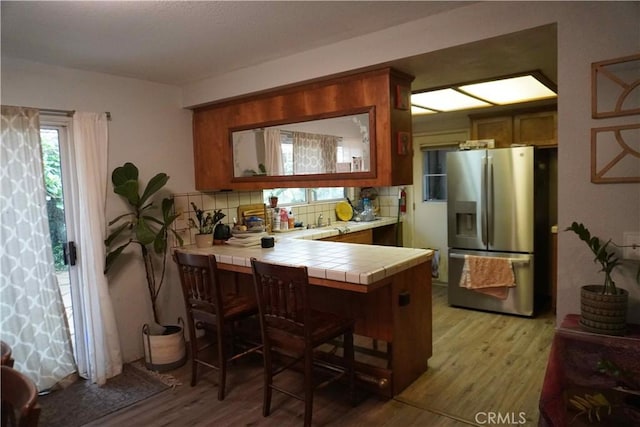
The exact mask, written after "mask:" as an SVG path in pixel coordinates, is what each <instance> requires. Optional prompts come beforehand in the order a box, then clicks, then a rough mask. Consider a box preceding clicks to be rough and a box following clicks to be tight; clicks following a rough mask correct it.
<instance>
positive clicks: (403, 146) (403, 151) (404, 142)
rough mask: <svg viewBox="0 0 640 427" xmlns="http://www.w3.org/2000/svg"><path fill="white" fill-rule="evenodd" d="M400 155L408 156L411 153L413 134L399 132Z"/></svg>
mask: <svg viewBox="0 0 640 427" xmlns="http://www.w3.org/2000/svg"><path fill="white" fill-rule="evenodd" d="M396 138H397V144H398V154H399V155H400V156H406V155H407V154H410V153H411V134H410V133H409V132H398V135H397V137H396Z"/></svg>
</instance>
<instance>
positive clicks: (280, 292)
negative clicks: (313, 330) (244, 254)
mask: <svg viewBox="0 0 640 427" xmlns="http://www.w3.org/2000/svg"><path fill="white" fill-rule="evenodd" d="M253 274H254V283H255V288H256V299H257V301H258V309H259V310H261V311H262V313H264V320H265V323H266V325H265V326H266V327H267V328H269V329H272V328H273V329H279V330H285V331H287V330H288V331H290V332H292V333H293V334H295V335H298V336H301V337H304V336H307V335H308V331H307V329H308V328H306V327H305V326H308V325H309V317H310V307H309V304H308V300H307V287H308V286H309V276H308V274H307V268H306V267H304V266H300V267H297V266H285V265H274V264H267V263H261V262H259V261H255V262H254V263H253Z"/></svg>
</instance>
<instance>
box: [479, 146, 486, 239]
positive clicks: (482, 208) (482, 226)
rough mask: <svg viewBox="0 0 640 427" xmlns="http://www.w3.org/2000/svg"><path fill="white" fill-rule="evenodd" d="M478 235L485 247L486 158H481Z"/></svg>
mask: <svg viewBox="0 0 640 427" xmlns="http://www.w3.org/2000/svg"><path fill="white" fill-rule="evenodd" d="M480 183H481V184H480V185H481V188H480V235H481V236H482V244H483V245H485V246H486V245H487V226H486V224H487V156H483V157H482V177H481V179H480Z"/></svg>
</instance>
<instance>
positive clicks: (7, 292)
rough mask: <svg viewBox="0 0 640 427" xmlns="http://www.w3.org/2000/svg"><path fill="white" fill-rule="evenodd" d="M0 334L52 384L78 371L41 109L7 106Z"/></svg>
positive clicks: (0, 185)
mask: <svg viewBox="0 0 640 427" xmlns="http://www.w3.org/2000/svg"><path fill="white" fill-rule="evenodd" d="M0 164H1V167H0V202H1V203H0V272H1V274H0V308H1V309H0V334H1V335H0V338H1V339H2V340H3V341H5V342H7V343H8V344H9V345H10V346H11V347H12V351H13V358H14V359H15V367H16V369H18V370H19V371H21V372H23V373H24V374H25V375H27V376H28V377H30V378H31V379H32V380H33V381H34V382H35V383H36V386H37V387H38V390H46V389H49V388H51V387H52V386H54V385H55V384H56V383H57V382H58V381H60V380H62V379H63V378H65V377H66V376H68V375H70V374H71V373H73V372H75V370H76V367H75V364H74V361H73V353H72V349H71V338H70V335H69V328H68V325H67V323H66V322H67V321H66V317H65V312H64V304H63V301H62V296H61V294H60V288H59V286H58V282H57V279H56V274H55V268H54V261H53V252H52V250H51V237H50V235H49V221H48V218H47V208H46V199H45V188H44V176H43V167H42V154H41V149H40V123H39V114H38V110H35V109H29V108H22V107H9V106H2V144H1V149H0Z"/></svg>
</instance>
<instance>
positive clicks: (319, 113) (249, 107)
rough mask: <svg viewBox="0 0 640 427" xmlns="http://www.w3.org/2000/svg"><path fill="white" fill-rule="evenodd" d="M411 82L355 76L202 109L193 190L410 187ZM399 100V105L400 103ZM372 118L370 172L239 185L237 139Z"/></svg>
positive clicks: (252, 179)
mask: <svg viewBox="0 0 640 427" xmlns="http://www.w3.org/2000/svg"><path fill="white" fill-rule="evenodd" d="M412 80H413V77H412V76H410V75H407V74H405V73H402V72H400V71H397V70H394V69H391V68H382V69H377V70H372V71H366V72H357V73H353V74H345V75H340V76H334V77H332V78H327V79H322V80H316V81H313V82H310V83H304V84H300V85H293V86H288V87H285V88H280V89H275V90H273V91H268V92H264V93H259V94H254V95H250V96H246V97H242V98H238V99H233V100H228V101H223V102H220V103H216V104H213V105H207V106H202V107H198V108H195V109H194V112H193V151H194V166H195V185H196V189H197V190H200V191H213V190H222V189H233V190H259V189H263V188H276V187H332V186H333V187H368V186H393V185H406V184H411V183H412V180H413V161H412V157H413V156H412V154H413V153H412V149H411V147H412V144H411V111H410V109H409V105H408V98H407V99H404V97H405V96H407V97H408V94H409V93H410V90H411V81H412ZM399 97H400V98H401V99H399ZM363 109H367V110H368V111H371V113H370V114H373V117H374V119H373V128H372V129H370V130H369V137H370V144H371V145H370V152H371V159H372V165H371V171H365V172H360V173H347V172H345V173H335V174H329V173H324V174H309V175H288V176H266V175H258V176H248V177H247V176H243V177H234V158H233V154H234V153H233V146H232V142H231V137H230V135H231V132H232V131H234V130H241V129H252V128H257V127H267V126H273V125H276V124H284V123H298V122H304V121H308V120H316V119H319V118H323V117H324V118H327V117H338V116H347V115H351V114H354V113H355V112H362V110H363Z"/></svg>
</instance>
